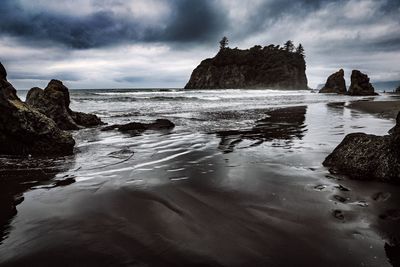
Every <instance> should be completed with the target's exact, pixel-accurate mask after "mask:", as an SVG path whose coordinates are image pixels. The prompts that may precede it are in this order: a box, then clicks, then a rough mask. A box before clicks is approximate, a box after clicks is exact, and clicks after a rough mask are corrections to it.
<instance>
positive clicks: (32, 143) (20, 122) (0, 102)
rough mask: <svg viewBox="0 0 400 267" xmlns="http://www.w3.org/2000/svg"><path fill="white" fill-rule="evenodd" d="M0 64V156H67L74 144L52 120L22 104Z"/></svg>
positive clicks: (69, 136)
mask: <svg viewBox="0 0 400 267" xmlns="http://www.w3.org/2000/svg"><path fill="white" fill-rule="evenodd" d="M2 69H4V67H3V65H1V63H0V76H1V77H2V79H0V154H7V155H28V154H32V155H68V154H72V153H73V148H74V145H75V141H74V139H73V138H72V136H71V134H69V133H67V132H64V131H62V130H60V129H59V128H58V127H57V125H56V124H55V123H54V121H53V120H51V119H50V118H48V117H46V116H44V115H43V114H41V113H40V112H38V111H37V110H35V109H34V108H32V107H30V106H29V105H27V104H25V103H24V102H22V101H21V100H20V99H19V98H18V96H17V91H16V90H15V88H14V87H13V86H12V85H11V84H10V83H9V82H8V81H7V80H6V75H4V73H5V71H4V72H3V71H1V70H2Z"/></svg>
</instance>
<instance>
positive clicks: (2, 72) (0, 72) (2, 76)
mask: <svg viewBox="0 0 400 267" xmlns="http://www.w3.org/2000/svg"><path fill="white" fill-rule="evenodd" d="M0 80H7V71H6V68H4V66H3V64H1V62H0Z"/></svg>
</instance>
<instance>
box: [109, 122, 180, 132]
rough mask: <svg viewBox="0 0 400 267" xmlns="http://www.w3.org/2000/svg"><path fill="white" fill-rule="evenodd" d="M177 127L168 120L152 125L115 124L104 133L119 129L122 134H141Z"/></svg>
mask: <svg viewBox="0 0 400 267" xmlns="http://www.w3.org/2000/svg"><path fill="white" fill-rule="evenodd" d="M174 127H175V124H174V123H173V122H171V121H170V120H167V119H158V120H156V121H155V122H152V123H141V122H130V123H127V124H114V125H110V126H106V127H104V128H103V129H101V130H102V131H110V130H114V129H117V130H118V131H120V132H134V133H141V132H144V131H146V130H168V129H172V128H174Z"/></svg>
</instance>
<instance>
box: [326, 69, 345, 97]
mask: <svg viewBox="0 0 400 267" xmlns="http://www.w3.org/2000/svg"><path fill="white" fill-rule="evenodd" d="M319 92H320V93H336V94H345V93H346V92H347V89H346V81H345V80H344V71H343V69H340V70H339V71H338V72H335V73H333V74H331V75H330V76H329V77H328V79H327V80H326V83H325V86H324V87H322V89H321V90H320V91H319Z"/></svg>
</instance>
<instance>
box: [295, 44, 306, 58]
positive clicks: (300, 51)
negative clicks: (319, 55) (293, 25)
mask: <svg viewBox="0 0 400 267" xmlns="http://www.w3.org/2000/svg"><path fill="white" fill-rule="evenodd" d="M296 53H297V54H299V55H301V56H302V57H305V55H304V47H303V45H302V44H299V46H298V47H297V48H296Z"/></svg>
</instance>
